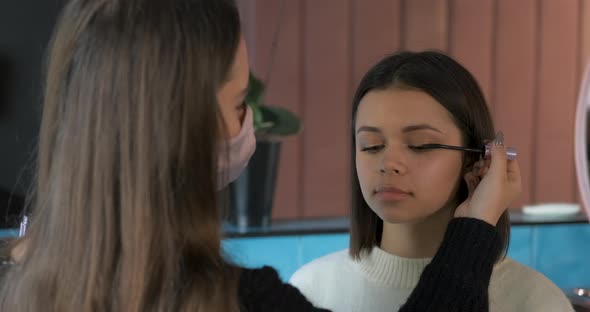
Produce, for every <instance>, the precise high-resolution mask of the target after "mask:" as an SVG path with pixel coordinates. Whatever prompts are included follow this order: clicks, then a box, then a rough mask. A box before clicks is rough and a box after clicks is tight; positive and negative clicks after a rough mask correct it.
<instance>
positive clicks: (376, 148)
mask: <svg viewBox="0 0 590 312" xmlns="http://www.w3.org/2000/svg"><path fill="white" fill-rule="evenodd" d="M383 147H384V145H373V146H367V147H362V148H361V152H369V153H376V152H378V151H380V150H382V149H383Z"/></svg>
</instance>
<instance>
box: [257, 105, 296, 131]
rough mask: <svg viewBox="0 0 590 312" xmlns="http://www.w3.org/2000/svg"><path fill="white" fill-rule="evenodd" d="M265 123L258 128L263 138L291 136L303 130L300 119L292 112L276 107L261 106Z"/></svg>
mask: <svg viewBox="0 0 590 312" xmlns="http://www.w3.org/2000/svg"><path fill="white" fill-rule="evenodd" d="M260 112H261V113H262V119H263V122H262V123H261V124H260V127H259V128H258V131H257V132H258V133H259V134H260V135H262V136H290V135H294V134H296V133H298V132H299V131H300V129H301V122H300V121H299V118H297V116H295V115H294V114H293V113H291V112H290V111H288V110H286V109H284V108H281V107H276V106H261V107H260Z"/></svg>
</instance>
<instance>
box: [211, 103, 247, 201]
mask: <svg viewBox="0 0 590 312" xmlns="http://www.w3.org/2000/svg"><path fill="white" fill-rule="evenodd" d="M255 150H256V136H255V135H254V117H253V115H252V109H251V108H250V107H246V116H245V117H244V122H243V123H242V129H241V130H240V133H238V135H237V136H235V137H233V138H231V139H230V140H229V142H227V144H221V147H220V151H219V159H218V161H217V168H218V169H217V170H218V172H217V174H218V178H217V181H218V182H217V189H218V190H221V189H223V188H224V187H226V186H227V185H228V184H230V183H231V182H233V181H235V180H236V179H237V178H238V177H239V176H240V174H241V173H242V171H244V169H245V168H246V166H248V161H250V158H251V157H252V155H253V154H254V151H255Z"/></svg>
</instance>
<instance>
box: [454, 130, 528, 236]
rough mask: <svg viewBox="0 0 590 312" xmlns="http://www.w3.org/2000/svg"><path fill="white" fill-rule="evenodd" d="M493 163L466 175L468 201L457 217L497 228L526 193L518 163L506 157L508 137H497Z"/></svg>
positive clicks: (482, 163) (480, 164)
mask: <svg viewBox="0 0 590 312" xmlns="http://www.w3.org/2000/svg"><path fill="white" fill-rule="evenodd" d="M491 155H492V157H491V159H488V160H485V161H484V160H480V161H478V162H477V163H475V165H474V166H473V170H472V171H470V172H468V173H467V174H465V175H464V177H463V178H464V179H465V181H466V182H467V187H468V189H469V196H468V198H467V199H466V200H465V201H464V202H463V203H461V204H460V205H459V207H457V209H456V210H455V217H456V218H458V217H469V218H476V219H480V220H483V221H485V222H487V223H489V224H491V225H494V226H495V225H496V223H498V220H499V219H500V216H501V215H502V213H503V212H504V211H505V210H506V209H507V208H508V206H509V205H510V204H511V203H512V202H513V201H514V200H515V199H517V198H518V196H519V195H520V193H521V191H522V185H521V178H520V168H519V167H518V162H517V161H516V159H515V160H509V159H507V157H506V150H505V148H504V136H503V135H502V133H501V132H500V133H498V135H496V140H495V141H494V142H493V143H492V151H491Z"/></svg>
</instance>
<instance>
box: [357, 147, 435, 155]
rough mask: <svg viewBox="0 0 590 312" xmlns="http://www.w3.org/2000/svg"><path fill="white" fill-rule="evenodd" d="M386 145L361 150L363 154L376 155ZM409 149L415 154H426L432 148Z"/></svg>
mask: <svg viewBox="0 0 590 312" xmlns="http://www.w3.org/2000/svg"><path fill="white" fill-rule="evenodd" d="M384 146H385V145H374V146H368V147H363V148H361V152H367V153H371V154H375V153H377V152H379V151H380V150H381V149H383V147H384ZM408 148H409V149H410V150H411V151H413V152H415V153H424V152H428V151H430V150H431V148H424V147H422V145H408Z"/></svg>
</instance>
